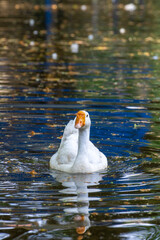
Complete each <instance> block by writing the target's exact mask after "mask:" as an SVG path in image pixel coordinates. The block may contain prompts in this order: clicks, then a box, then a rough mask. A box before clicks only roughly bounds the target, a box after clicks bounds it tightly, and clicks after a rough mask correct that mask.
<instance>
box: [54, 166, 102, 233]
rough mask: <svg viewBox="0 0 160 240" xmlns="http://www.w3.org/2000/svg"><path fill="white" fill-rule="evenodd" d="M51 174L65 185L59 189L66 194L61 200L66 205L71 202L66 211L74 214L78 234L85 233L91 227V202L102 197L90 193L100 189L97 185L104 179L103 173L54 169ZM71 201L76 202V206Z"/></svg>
mask: <svg viewBox="0 0 160 240" xmlns="http://www.w3.org/2000/svg"><path fill="white" fill-rule="evenodd" d="M51 175H52V176H53V177H54V178H55V179H56V180H57V181H58V182H60V183H62V185H63V186H64V187H65V188H64V189H62V190H59V192H60V193H62V194H64V197H62V198H61V199H60V201H62V202H64V203H66V205H67V203H69V206H68V205H67V206H66V207H65V208H64V212H65V213H66V214H69V215H73V219H74V223H75V224H74V225H75V229H76V232H77V233H78V234H83V233H85V232H86V230H87V229H88V228H89V227H90V219H89V215H90V211H92V210H94V209H91V208H89V203H90V201H97V200H99V199H100V198H99V197H91V196H89V193H93V192H99V191H100V189H99V188H97V185H99V182H100V181H101V180H102V178H103V174H102V173H92V174H68V173H62V172H55V171H54V172H51ZM65 195H68V196H65ZM70 203H74V206H73V205H72V204H70Z"/></svg>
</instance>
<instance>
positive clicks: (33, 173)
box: [28, 170, 38, 176]
mask: <svg viewBox="0 0 160 240" xmlns="http://www.w3.org/2000/svg"><path fill="white" fill-rule="evenodd" d="M28 173H29V174H31V175H33V176H35V175H36V174H38V173H37V172H36V171H35V170H32V171H30V172H28Z"/></svg>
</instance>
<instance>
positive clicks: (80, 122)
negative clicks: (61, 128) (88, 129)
mask: <svg viewBox="0 0 160 240" xmlns="http://www.w3.org/2000/svg"><path fill="white" fill-rule="evenodd" d="M84 125H85V113H84V112H83V111H79V112H78V113H77V117H76V121H75V128H77V129H78V128H81V127H83V126H84Z"/></svg>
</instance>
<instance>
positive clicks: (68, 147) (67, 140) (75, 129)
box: [50, 111, 107, 173]
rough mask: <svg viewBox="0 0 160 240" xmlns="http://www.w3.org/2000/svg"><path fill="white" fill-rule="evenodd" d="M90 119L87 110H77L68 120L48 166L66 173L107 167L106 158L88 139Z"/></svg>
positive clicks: (88, 171)
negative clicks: (74, 116) (72, 118)
mask: <svg viewBox="0 0 160 240" xmlns="http://www.w3.org/2000/svg"><path fill="white" fill-rule="evenodd" d="M90 125H91V120H90V117H89V114H88V112H86V111H79V112H78V113H77V116H76V118H75V119H74V120H71V121H69V123H68V124H67V125H66V127H65V129H64V133H63V137H62V140H61V143H60V147H59V149H58V151H57V152H56V153H55V154H54V155H53V156H52V157H51V159H50V167H51V168H53V169H57V170H59V171H63V172H68V173H92V172H96V171H100V170H102V169H105V168H106V167H107V158H106V157H105V155H104V154H103V153H102V152H100V151H99V150H98V148H97V147H95V146H94V144H93V143H92V142H91V141H90V139H89V138H90Z"/></svg>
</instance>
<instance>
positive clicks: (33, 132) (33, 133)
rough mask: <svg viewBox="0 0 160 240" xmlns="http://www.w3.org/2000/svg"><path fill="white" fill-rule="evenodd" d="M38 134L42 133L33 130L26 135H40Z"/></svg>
mask: <svg viewBox="0 0 160 240" xmlns="http://www.w3.org/2000/svg"><path fill="white" fill-rule="evenodd" d="M40 134H42V133H36V132H35V131H31V132H29V134H28V137H33V136H35V135H40Z"/></svg>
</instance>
